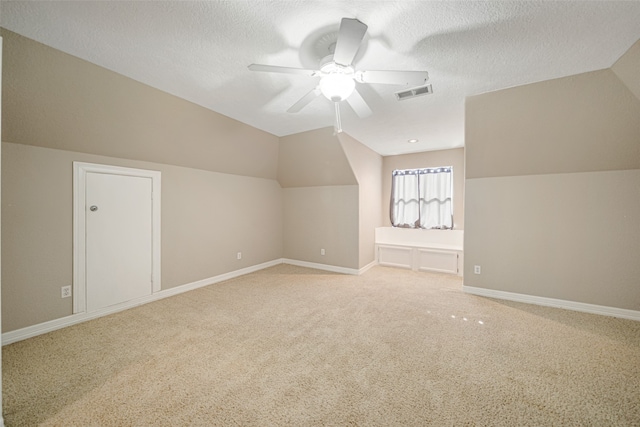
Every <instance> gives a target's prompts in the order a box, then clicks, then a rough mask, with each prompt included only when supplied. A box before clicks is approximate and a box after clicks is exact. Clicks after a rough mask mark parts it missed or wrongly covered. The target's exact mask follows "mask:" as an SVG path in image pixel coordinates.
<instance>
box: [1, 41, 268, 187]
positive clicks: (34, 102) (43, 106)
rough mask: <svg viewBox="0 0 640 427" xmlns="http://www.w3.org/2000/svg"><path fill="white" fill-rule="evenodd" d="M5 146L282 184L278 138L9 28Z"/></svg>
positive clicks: (5, 81) (6, 60)
mask: <svg viewBox="0 0 640 427" xmlns="http://www.w3.org/2000/svg"><path fill="white" fill-rule="evenodd" d="M2 35H3V37H4V39H5V46H4V48H5V50H4V55H5V64H4V65H5V66H4V68H3V70H2V72H3V93H2V103H3V106H4V114H3V116H2V125H3V128H4V134H3V140H4V141H10V142H13V143H18V144H27V145H36V146H41V147H48V148H58V149H62V150H68V151H76V152H81V153H89V154H98V155H103V156H109V157H119V158H125V159H133V160H143V161H150V162H154V163H165V164H172V165H177V166H185V167H190V168H195V169H203V170H209V171H216V172H224V173H231V174H237V175H246V176H255V177H261V178H269V179H275V178H276V173H277V167H278V138H277V137H276V136H274V135H271V134H269V133H266V132H263V131H261V130H258V129H256V128H253V127H251V126H248V125H246V124H243V123H241V122H238V121H236V120H233V119H230V118H229V117H226V116H223V115H221V114H218V113H215V112H213V111H211V110H208V109H206V108H203V107H200V106H198V105H196V104H193V103H190V102H188V101H185V100H183V99H180V98H178V97H175V96H173V95H170V94H168V93H166V92H162V91H159V90H157V89H154V88H152V87H149V86H146V85H144V84H142V83H139V82H137V81H135V80H132V79H129V78H127V77H124V76H122V75H120V74H117V73H114V72H112V71H109V70H107V69H105V68H102V67H99V66H97V65H94V64H91V63H89V62H87V61H83V60H81V59H78V58H76V57H73V56H71V55H67V54H66V53H63V52H61V51H59V50H56V49H53V48H50V47H48V46H45V45H42V44H40V43H37V42H35V41H33V40H30V39H27V38H25V37H22V36H19V35H17V34H15V33H12V32H10V31H7V30H4V29H3V30H2Z"/></svg>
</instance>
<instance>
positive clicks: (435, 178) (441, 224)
mask: <svg viewBox="0 0 640 427" xmlns="http://www.w3.org/2000/svg"><path fill="white" fill-rule="evenodd" d="M452 184H453V168H451V167H440V168H429V169H407V170H395V171H393V182H392V189H391V224H392V225H393V226H394V227H405V228H453V203H452V200H453V194H452V193H453V185H452Z"/></svg>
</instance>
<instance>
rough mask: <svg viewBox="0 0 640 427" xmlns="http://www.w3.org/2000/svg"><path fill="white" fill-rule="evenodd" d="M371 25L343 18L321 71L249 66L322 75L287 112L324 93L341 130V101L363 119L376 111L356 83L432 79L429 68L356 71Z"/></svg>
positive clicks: (400, 83)
mask: <svg viewBox="0 0 640 427" xmlns="http://www.w3.org/2000/svg"><path fill="white" fill-rule="evenodd" d="M367 28H368V27H367V25H366V24H364V23H362V22H360V21H359V20H357V19H349V18H342V21H341V22H340V30H339V31H338V38H337V40H336V43H335V45H331V47H330V51H329V55H327V56H326V57H324V58H323V59H322V60H321V61H320V67H319V68H320V69H319V70H310V69H305V68H291V67H280V66H275V65H263V64H251V65H249V70H251V71H265V72H271V73H285V74H302V75H307V76H309V77H320V83H319V84H318V86H316V87H315V88H314V89H312V90H311V91H310V92H309V93H307V94H306V95H305V96H303V97H302V98H300V100H298V102H296V103H295V104H293V105H292V106H291V107H290V108H289V109H288V110H287V112H288V113H297V112H299V111H300V110H302V109H303V108H304V107H305V106H307V105H308V104H309V103H310V102H311V101H313V100H314V99H315V98H316V97H317V96H319V95H320V94H322V95H324V96H325V97H326V98H327V99H329V100H330V101H333V103H334V105H335V110H336V131H337V132H341V131H342V125H341V123H340V107H339V103H340V102H341V101H347V103H348V104H349V105H350V106H351V108H352V109H353V110H354V111H355V113H356V114H357V115H358V116H359V117H361V118H364V117H367V116H369V115H371V114H372V111H371V108H369V105H367V103H366V102H365V100H364V98H362V95H360V93H359V92H358V90H357V89H356V83H378V84H389V85H398V86H422V85H424V84H425V82H426V81H427V80H428V79H429V74H428V73H427V72H426V71H372V70H366V71H365V70H356V69H355V68H354V66H353V60H354V59H355V56H356V54H357V53H358V49H359V48H360V44H361V42H362V39H363V38H364V35H365V34H366V32H367ZM332 51H333V52H332Z"/></svg>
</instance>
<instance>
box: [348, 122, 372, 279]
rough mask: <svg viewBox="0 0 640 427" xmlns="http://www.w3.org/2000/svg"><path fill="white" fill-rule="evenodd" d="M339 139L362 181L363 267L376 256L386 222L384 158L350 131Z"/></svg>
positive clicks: (359, 181) (360, 218) (359, 184)
mask: <svg viewBox="0 0 640 427" xmlns="http://www.w3.org/2000/svg"><path fill="white" fill-rule="evenodd" d="M338 139H339V140H340V143H341V144H342V148H343V150H344V152H345V154H346V156H347V159H348V160H349V163H350V164H351V169H352V170H353V172H354V173H355V175H356V178H357V180H358V199H359V203H358V210H359V213H358V219H359V220H358V227H359V233H360V236H359V247H360V250H359V253H360V255H359V264H358V265H359V267H360V268H362V267H365V266H367V265H368V264H370V263H372V262H373V261H375V259H376V254H375V229H376V227H380V226H381V225H382V217H381V215H380V209H379V207H380V204H381V200H382V199H381V197H382V157H381V156H380V155H379V154H378V153H376V152H375V151H373V150H371V149H370V148H369V147H367V146H365V145H363V144H361V143H360V142H359V141H357V140H355V139H354V138H352V137H351V136H349V135H348V134H346V133H340V134H339V135H338Z"/></svg>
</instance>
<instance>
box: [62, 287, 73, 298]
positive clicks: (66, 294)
mask: <svg viewBox="0 0 640 427" xmlns="http://www.w3.org/2000/svg"><path fill="white" fill-rule="evenodd" d="M70 296H71V286H63V287H62V297H61V298H69V297H70Z"/></svg>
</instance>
